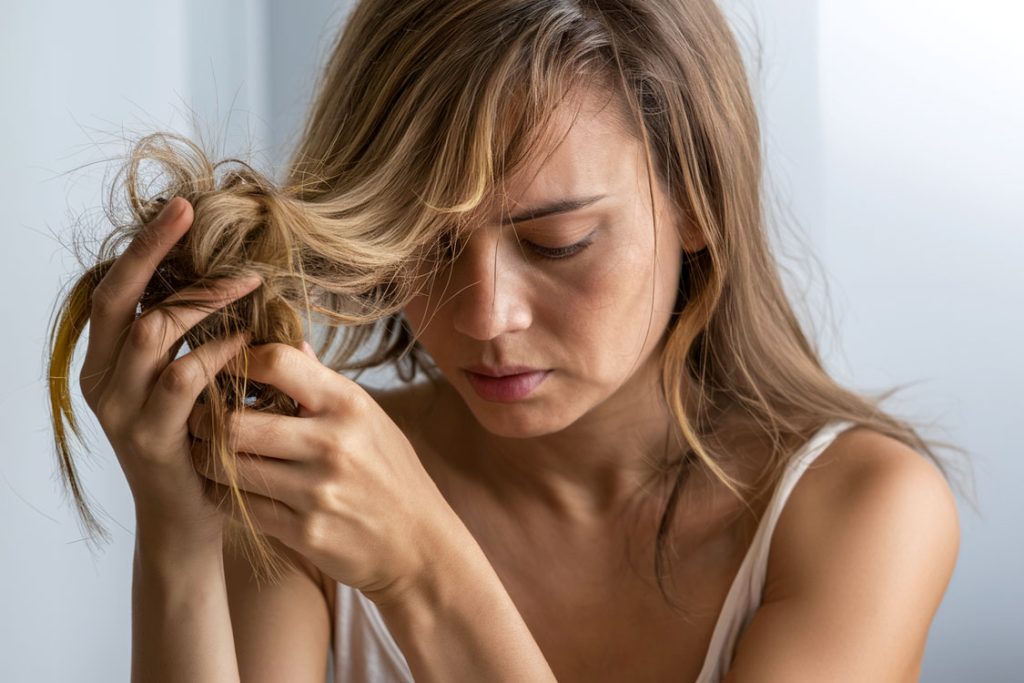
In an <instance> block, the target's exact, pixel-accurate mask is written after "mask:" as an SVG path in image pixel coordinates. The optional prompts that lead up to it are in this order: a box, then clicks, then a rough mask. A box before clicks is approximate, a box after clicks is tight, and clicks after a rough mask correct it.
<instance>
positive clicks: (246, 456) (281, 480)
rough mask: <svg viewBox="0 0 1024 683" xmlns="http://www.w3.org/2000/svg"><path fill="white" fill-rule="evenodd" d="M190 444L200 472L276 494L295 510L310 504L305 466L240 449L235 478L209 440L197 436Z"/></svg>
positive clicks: (235, 459) (270, 495) (219, 480)
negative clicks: (302, 479) (304, 479)
mask: <svg viewBox="0 0 1024 683" xmlns="http://www.w3.org/2000/svg"><path fill="white" fill-rule="evenodd" d="M190 448H191V454H192V467H193V469H195V471H196V473H197V474H199V475H200V476H202V477H205V478H206V479H209V480H210V481H215V482H217V483H220V484H224V485H225V486H226V485H228V484H230V483H231V482H232V481H235V483H236V484H237V486H238V488H240V489H241V490H243V491H248V492H250V493H257V494H259V495H261V496H266V497H268V498H274V499H276V500H279V501H281V502H282V503H285V504H286V505H288V506H289V507H291V508H293V509H295V510H300V509H303V508H304V507H306V498H307V496H306V495H305V492H306V491H307V490H308V489H307V486H305V485H304V484H303V482H302V481H301V472H302V470H301V468H299V467H297V466H296V465H295V464H294V463H289V462H286V461H284V460H275V459H274V458H264V457H262V456H259V455H253V454H251V453H243V452H237V453H235V454H234V456H233V460H232V462H231V463H230V466H231V467H233V468H234V469H233V475H234V479H232V474H231V473H229V472H228V471H227V470H225V468H224V466H223V464H222V463H221V461H220V458H218V457H216V456H214V455H212V454H211V453H210V450H209V442H204V441H200V440H197V441H195V442H193V443H192V444H191V446H190Z"/></svg>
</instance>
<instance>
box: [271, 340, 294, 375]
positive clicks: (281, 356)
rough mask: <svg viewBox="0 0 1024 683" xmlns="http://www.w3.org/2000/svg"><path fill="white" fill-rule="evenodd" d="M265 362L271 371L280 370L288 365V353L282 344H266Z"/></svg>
mask: <svg viewBox="0 0 1024 683" xmlns="http://www.w3.org/2000/svg"><path fill="white" fill-rule="evenodd" d="M265 353H266V354H267V358H266V362H267V365H268V366H269V368H270V369H271V371H275V370H281V369H283V368H285V367H287V365H288V357H289V355H290V354H289V353H288V351H287V349H286V347H285V345H284V344H273V345H268V348H267V350H266V351H265Z"/></svg>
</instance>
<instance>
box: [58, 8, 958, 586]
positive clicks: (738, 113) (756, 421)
mask: <svg viewBox="0 0 1024 683" xmlns="http://www.w3.org/2000/svg"><path fill="white" fill-rule="evenodd" d="M593 83H603V84H606V85H607V87H610V88H612V90H613V92H614V93H616V94H618V95H621V96H622V99H621V101H622V102H623V103H624V104H625V105H626V106H625V108H624V111H623V120H624V123H625V124H626V125H628V126H630V131H631V132H632V133H634V134H635V135H636V136H637V137H638V138H640V139H641V140H642V141H643V143H644V149H645V151H646V152H647V162H648V168H647V170H648V174H649V177H651V178H654V179H656V180H657V182H660V183H661V184H662V186H663V187H664V188H665V190H666V192H667V193H668V196H669V197H670V198H671V199H672V201H673V202H674V203H675V204H676V206H677V207H678V209H679V211H680V215H681V216H684V217H685V220H687V221H688V222H689V223H690V224H692V225H693V226H695V228H696V229H697V230H698V231H699V232H700V234H701V235H702V237H703V238H704V241H705V243H706V248H704V249H702V250H700V251H699V252H696V253H692V254H691V253H687V254H685V257H686V258H685V259H684V264H683V268H682V272H681V275H680V299H681V301H682V302H683V303H684V304H685V305H683V306H682V307H681V310H680V311H678V314H677V315H675V316H674V317H673V320H672V322H671V323H670V329H669V331H668V336H667V340H666V343H665V346H664V351H663V354H662V356H661V358H660V363H661V387H660V389H661V391H662V392H663V393H664V396H665V399H666V401H667V403H668V405H669V407H670V409H671V412H672V415H673V416H674V422H675V426H676V427H677V428H678V430H677V433H676V434H675V436H676V438H677V441H678V444H679V446H680V448H681V449H682V450H684V451H686V452H687V457H683V458H679V459H675V460H672V461H666V462H665V463H664V468H663V469H662V471H660V473H659V474H660V475H662V476H664V477H666V481H668V483H669V484H670V492H669V494H668V497H667V501H666V504H665V509H664V514H663V515H662V518H661V521H660V523H659V528H658V531H657V543H656V549H655V557H654V565H655V571H656V576H657V578H658V585H659V588H660V589H661V590H662V593H663V595H664V597H665V598H666V600H668V601H669V602H670V603H671V602H672V600H671V598H670V597H669V595H668V594H667V592H666V591H665V587H664V584H663V579H664V578H665V577H666V576H667V575H668V568H667V563H668V559H667V557H666V554H665V549H664V545H665V543H666V541H667V540H668V539H669V533H670V531H671V522H672V519H673V517H674V512H675V509H676V507H677V504H678V500H679V494H680V492H681V490H682V488H683V486H684V484H685V482H686V481H687V479H688V477H689V476H690V475H691V474H692V471H693V468H694V467H700V468H703V470H704V471H705V473H709V474H710V475H712V476H714V477H715V478H717V479H718V480H719V481H721V482H722V483H723V484H724V485H725V486H727V487H728V488H729V490H731V491H732V492H733V493H734V494H735V495H736V496H737V497H738V498H739V499H740V500H741V501H743V502H744V503H747V504H748V507H749V503H750V502H751V501H753V500H754V499H755V498H759V497H761V496H763V495H764V494H765V493H766V492H768V491H771V490H772V489H773V488H774V486H775V484H776V482H777V481H778V477H779V475H780V474H781V471H782V468H783V467H784V466H785V464H786V462H787V460H788V457H789V456H790V455H791V453H792V446H793V444H795V443H799V442H800V441H801V440H803V439H806V438H808V437H809V436H810V435H811V434H813V433H814V432H815V431H816V430H817V429H819V428H820V427H821V426H822V425H824V424H825V423H827V422H829V421H832V420H849V421H852V422H853V423H855V424H857V425H859V426H863V427H867V428H869V429H872V430H874V431H877V432H879V433H882V434H885V435H887V436H890V437H892V438H894V439H897V440H899V441H901V442H903V443H905V444H907V445H909V446H910V447H912V448H914V449H915V450H917V451H918V452H920V453H922V454H925V455H927V456H928V457H930V458H931V459H932V460H933V461H934V462H935V463H936V465H938V466H939V468H940V470H942V472H943V473H944V474H945V475H946V477H947V479H950V478H951V477H950V472H949V469H948V467H947V466H946V465H945V463H944V462H943V459H941V458H939V456H938V455H937V454H936V453H935V451H934V448H935V447H936V446H942V447H946V448H951V449H953V450H957V451H959V450H960V449H957V448H956V447H955V446H952V445H951V444H947V443H944V442H936V441H930V440H926V439H924V438H922V437H921V436H919V434H918V432H917V431H916V430H915V428H914V427H913V426H912V425H911V424H910V423H909V422H908V421H905V420H901V419H897V418H896V417H894V416H892V415H890V414H887V413H886V412H885V411H883V410H882V409H881V407H880V403H881V401H882V400H884V399H885V398H887V397H888V396H890V395H891V394H892V393H894V392H895V391H896V390H897V389H893V390H891V391H888V392H884V393H882V394H879V395H876V396H873V397H865V396H862V395H860V394H858V393H856V392H854V391H851V390H849V389H847V388H844V387H843V386H841V385H840V384H839V383H837V382H836V381H835V380H834V379H833V378H832V377H830V376H829V374H828V372H827V371H826V370H825V369H824V367H823V366H822V363H821V361H820V358H819V355H818V352H817V351H816V349H815V348H814V346H813V345H812V343H811V342H810V340H809V339H808V338H807V337H806V336H805V334H804V332H803V330H802V329H801V325H800V323H799V321H798V319H797V317H796V315H795V314H794V312H793V309H792V307H791V305H790V303H789V301H788V299H787V297H786V294H785V292H784V288H783V285H782V281H781V278H780V275H779V266H778V264H777V262H776V260H775V258H774V256H773V254H772V252H771V249H770V248H769V242H768V239H767V234H766V211H765V203H764V201H763V197H762V184H761V183H762V159H761V137H760V131H759V126H758V121H757V115H756V110H755V107H754V104H753V101H752V97H751V92H750V88H749V84H748V81H747V75H746V72H745V69H744V65H743V61H742V57H741V54H740V51H739V49H738V47H737V44H736V41H735V38H734V36H733V34H732V33H731V31H730V29H729V26H728V23H727V21H726V20H725V18H724V16H723V15H722V13H721V11H720V10H719V8H718V7H717V6H716V5H715V3H714V2H713V1H712V0H692V1H688V2H678V1H677V0H363V1H362V2H360V3H359V4H358V5H357V6H356V7H355V8H354V10H353V11H352V13H351V14H350V16H349V18H348V21H347V23H346V25H345V27H344V30H343V31H342V32H341V34H340V36H339V38H338V40H337V43H336V44H335V45H334V47H333V51H332V53H331V56H330V58H329V61H328V62H327V64H326V68H325V69H324V70H323V72H322V74H321V76H320V79H319V81H318V83H317V94H316V97H315V101H314V103H313V105H312V108H311V111H310V113H309V116H308V119H307V121H306V123H305V126H304V129H303V132H302V135H301V138H300V140H299V142H298V145H297V148H296V150H295V153H294V155H293V157H292V159H291V160H290V162H289V165H288V171H287V174H286V177H285V178H284V180H283V181H282V182H281V183H280V186H279V187H278V186H277V185H275V184H274V183H271V182H268V181H267V180H266V179H265V178H264V177H262V176H261V175H260V174H258V173H256V172H255V171H253V170H252V169H249V168H248V167H246V166H245V165H244V164H241V163H240V162H235V168H234V170H232V171H231V172H230V173H224V174H222V175H221V176H220V177H217V174H216V171H217V169H218V168H219V165H217V166H215V165H213V164H211V163H210V162H209V161H208V160H207V158H206V156H205V155H204V154H203V152H202V151H201V150H200V149H199V148H198V147H196V146H195V145H191V144H190V143H188V141H186V140H184V139H181V138H175V137H173V136H167V135H156V136H151V137H149V138H146V139H144V140H143V141H142V142H141V144H140V145H139V146H138V147H136V148H135V149H134V150H133V151H132V153H131V156H130V160H129V164H128V166H127V167H128V169H129V173H128V174H127V178H126V182H125V183H124V185H125V187H126V189H127V197H128V200H129V201H128V203H127V205H128V207H129V209H130V211H129V215H128V216H127V219H126V220H124V221H123V223H121V224H118V223H115V225H118V232H117V233H116V237H115V238H113V239H112V241H110V242H109V244H108V245H105V246H106V248H105V250H104V251H103V253H102V256H101V259H100V263H99V264H97V265H96V266H94V267H93V268H91V269H90V270H89V271H88V272H87V273H86V274H85V275H83V276H82V278H81V279H79V280H78V282H77V283H75V285H74V286H73V288H72V290H71V293H70V294H69V295H68V296H67V298H66V299H65V300H64V301H63V302H62V303H61V305H60V307H59V315H58V316H57V317H56V319H55V322H54V324H53V328H52V330H53V331H52V336H51V348H52V352H51V373H50V377H51V405H52V410H53V422H54V427H55V435H56V441H57V448H58V453H59V455H60V460H61V465H62V472H63V474H64V476H65V479H66V480H67V481H68V482H69V485H70V487H71V490H72V492H73V493H74V495H75V499H76V502H77V503H78V504H79V509H80V511H81V513H82V515H83V517H84V518H85V519H86V520H87V522H88V523H89V524H90V526H91V527H93V528H98V525H96V523H95V520H94V519H93V518H92V517H91V515H90V513H89V511H88V509H87V507H86V506H85V504H84V501H83V500H82V496H81V492H80V490H79V488H78V486H77V478H76V475H75V470H74V466H73V464H72V461H71V459H70V456H69V451H68V447H67V440H66V435H65V432H64V430H63V425H62V419H67V420H68V422H69V423H70V424H71V426H72V428H74V427H75V423H74V419H73V416H72V413H71V410H70V400H69V397H68V393H67V380H66V378H67V375H68V370H69V365H70V358H71V352H72V349H73V347H74V345H75V343H76V341H77V339H78V337H79V335H80V333H81V331H82V328H83V327H84V324H85V322H86V321H87V319H88V311H89V307H90V302H91V295H92V290H93V288H94V287H95V284H96V283H97V282H98V280H99V278H100V277H102V275H103V273H104V272H105V269H106V268H108V267H109V264H110V262H111V260H112V258H114V256H115V253H116V249H115V247H120V246H121V245H122V244H123V243H124V242H125V241H126V240H127V239H128V238H130V237H131V236H132V235H134V233H135V232H136V231H137V230H138V229H139V228H140V226H141V225H142V224H143V223H145V222H146V221H148V220H149V219H151V218H152V217H153V215H154V214H155V212H156V210H157V208H158V204H159V202H158V201H156V200H155V199H154V198H147V197H143V196H142V195H143V193H142V191H141V190H142V188H141V187H140V186H139V184H138V178H137V174H136V169H137V167H138V164H139V163H140V161H142V160H144V159H151V160H155V161H158V162H159V163H161V164H162V165H163V166H164V167H165V168H166V170H167V171H168V174H169V175H168V178H169V180H168V181H167V182H166V183H165V185H164V186H163V188H162V190H161V192H160V193H159V196H160V197H167V196H170V195H183V196H185V197H186V198H188V199H189V200H190V201H192V202H193V203H194V204H195V206H196V211H195V216H196V218H195V223H194V226H193V227H192V229H191V230H190V231H189V233H188V236H187V237H186V243H185V244H183V245H182V248H181V251H180V252H178V253H175V254H172V255H171V256H169V259H168V260H169V261H170V262H173V267H172V263H168V264H166V266H165V268H164V270H163V271H161V272H158V277H156V278H154V283H153V287H154V289H153V290H152V296H150V297H149V298H148V300H146V301H144V302H143V308H146V307H147V306H148V307H154V306H158V305H159V304H158V303H157V302H158V301H159V300H160V299H161V298H162V297H163V296H165V295H166V294H168V293H170V292H171V291H175V290H177V289H180V288H181V287H183V286H186V285H188V284H192V283H193V282H195V281H201V282H202V281H212V280H217V279H220V278H223V277H230V276H232V275H236V274H239V273H242V272H252V271H256V272H259V273H260V275H261V276H262V278H263V281H264V284H263V286H262V287H261V288H260V289H258V290H257V291H256V292H255V293H253V294H251V295H249V297H246V299H243V301H242V304H241V305H240V306H238V307H228V308H227V309H225V311H224V312H223V314H214V315H213V316H211V322H210V324H209V325H206V326H204V327H203V328H202V329H199V330H197V331H196V333H195V334H194V335H193V334H192V333H191V332H190V333H189V334H188V335H186V338H187V340H188V343H189V345H190V346H192V342H193V341H195V342H196V343H202V341H204V340H206V339H209V338H213V337H216V336H224V335H225V334H227V333H229V332H231V331H234V330H238V329H252V330H253V331H254V332H255V336H254V339H253V342H252V343H254V344H256V343H264V342H268V341H282V342H285V343H289V344H293V345H298V344H299V343H301V338H302V334H301V330H302V322H301V321H302V320H303V316H304V315H308V314H309V313H310V312H313V313H316V314H318V315H319V316H320V319H321V320H322V322H324V323H326V326H327V333H326V335H325V338H324V339H323V340H322V342H321V344H320V348H319V349H318V353H319V354H320V355H321V357H322V358H324V360H325V362H326V363H327V364H328V365H330V366H331V367H334V368H335V369H338V370H356V371H361V370H362V369H365V368H368V367H375V366H378V365H381V364H392V365H393V366H394V367H395V368H396V371H397V373H398V375H399V377H400V378H401V379H402V380H403V381H405V382H411V381H413V380H414V379H415V377H416V375H417V371H418V370H423V371H424V372H426V374H427V375H428V376H429V377H434V378H436V375H435V374H433V373H434V372H435V371H436V368H434V367H432V364H431V362H430V359H429V357H428V356H427V354H426V353H425V352H424V351H423V349H422V348H421V347H420V345H419V344H418V343H417V341H416V339H415V338H414V335H413V334H412V332H411V330H410V328H409V326H408V325H407V324H406V322H405V320H404V318H403V316H402V308H403V306H404V303H405V302H406V301H407V300H408V299H409V297H410V295H411V294H412V293H413V292H415V291H416V288H417V287H419V286H420V284H421V283H420V282H419V281H418V280H417V276H416V274H417V273H418V272H421V270H420V269H421V268H422V266H423V265H424V264H426V265H427V266H428V270H431V271H432V272H437V270H438V269H439V268H443V267H444V266H445V264H446V259H448V258H451V255H450V254H447V253H446V252H444V250H443V249H441V248H440V246H439V245H441V244H443V243H444V241H445V239H444V238H445V237H446V236H450V235H458V234H459V232H460V231H462V230H466V229H468V228H469V227H470V225H471V223H472V222H473V219H474V217H475V216H476V212H477V211H478V209H479V208H480V207H481V206H482V205H483V204H484V203H485V201H486V200H487V199H488V198H489V197H492V196H494V195H495V193H496V192H497V191H498V190H499V188H500V185H501V183H502V181H503V179H504V178H507V177H509V176H510V175H511V174H513V173H515V172H516V171H517V170H518V169H520V168H522V167H523V165H524V164H526V163H527V162H529V161H531V160H532V159H534V158H535V156H536V154H537V153H538V150H543V149H545V146H544V144H543V143H544V140H545V138H544V136H545V135H546V134H547V132H548V124H549V123H550V121H551V114H552V112H553V111H554V110H555V108H556V107H557V106H558V105H559V104H560V103H562V102H564V101H565V99H566V96H567V93H570V92H572V91H574V90H575V89H576V88H578V87H581V86H585V85H587V84H593ZM150 197H152V194H151V195H150ZM364 350H369V351H370V353H369V355H368V357H365V358H357V354H358V352H360V351H364ZM243 380H244V378H243ZM688 387H690V389H689V390H691V391H692V390H695V391H696V392H697V395H698V398H699V401H698V402H697V406H698V407H697V410H696V413H695V414H692V415H691V414H687V413H686V410H685V409H684V405H685V404H684V401H683V396H684V392H686V391H688ZM245 393H246V390H245V389H244V388H243V387H228V386H227V385H222V384H220V383H217V384H214V385H211V388H210V397H209V400H210V402H211V404H212V405H214V406H216V405H219V404H220V403H224V404H225V405H226V406H227V407H229V408H230V407H237V406H238V405H239V398H240V397H244V395H245ZM284 398H286V397H283V398H282V397H280V396H277V397H273V396H271V397H270V398H269V400H268V401H266V402H265V404H266V405H265V407H266V408H267V409H273V410H280V411H286V410H287V409H288V407H289V406H288V405H287V402H286V401H285V400H284ZM726 411H733V412H737V413H738V414H740V415H742V416H743V417H744V419H745V420H746V421H747V422H748V423H749V424H750V425H751V429H753V430H754V432H755V433H757V434H758V435H759V436H760V438H762V439H763V440H764V442H765V443H766V444H769V446H770V447H769V448H768V450H769V455H768V459H767V460H766V461H765V462H766V466H765V469H764V470H763V471H762V472H761V473H760V476H759V477H758V478H757V479H756V480H755V481H753V482H744V481H741V480H739V479H736V478H734V477H733V476H731V475H730V474H729V473H728V472H727V471H726V469H725V468H724V467H723V466H722V464H721V463H722V461H723V458H724V457H725V455H727V454H726V453H725V452H724V450H723V449H722V448H721V444H723V443H725V441H724V439H723V436H724V435H723V434H721V433H719V432H718V431H716V425H718V424H719V422H718V419H719V418H720V417H721V416H723V415H724V414H725V413H726ZM214 417H215V418H218V419H221V420H222V418H223V413H220V414H219V416H218V414H217V413H215V415H214ZM215 422H216V420H215ZM76 433H77V432H76ZM214 443H215V445H216V447H217V453H218V457H220V458H221V459H223V461H224V462H225V468H226V469H227V470H228V471H229V472H230V471H233V470H232V468H231V467H230V462H231V454H230V452H229V451H228V450H227V449H226V448H224V447H223V444H221V443H219V442H217V441H216V439H215V441H214ZM233 488H234V487H233ZM234 493H235V497H236V498H237V490H235V491H234ZM239 502H240V501H239ZM249 532H250V536H251V540H252V542H253V543H254V545H255V547H256V548H257V549H258V550H259V557H260V558H265V557H266V555H265V552H264V546H263V545H262V544H261V543H258V542H257V541H258V540H259V539H258V538H257V534H256V532H255V531H254V530H253V529H252V528H251V525H250V526H249Z"/></svg>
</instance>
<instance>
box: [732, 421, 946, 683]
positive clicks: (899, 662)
mask: <svg viewBox="0 0 1024 683" xmlns="http://www.w3.org/2000/svg"><path fill="white" fill-rule="evenodd" d="M959 544H960V525H959V519H958V514H957V508H956V501H955V498H954V496H953V493H952V490H951V489H950V487H949V485H948V484H947V482H946V480H945V478H944V477H943V475H942V473H941V471H940V470H939V469H938V467H937V466H936V465H935V464H934V463H932V462H931V460H929V459H927V458H926V457H925V456H924V455H922V454H920V453H918V452H917V451H915V450H913V449H912V448H910V447H909V446H906V445H905V444H903V443H901V442H899V441H897V440H895V439H892V438H890V437H888V436H885V435H883V434H880V433H878V432H875V431H872V430H869V429H863V428H854V429H850V430H848V431H846V432H844V433H842V434H841V435H839V436H838V437H837V438H836V439H835V441H833V442H832V443H831V444H830V445H829V446H828V447H827V448H826V449H825V451H824V452H822V453H821V455H819V456H818V458H817V459H816V460H815V461H814V462H813V463H812V465H811V466H810V467H809V468H808V469H807V471H806V472H805V473H804V474H803V476H802V477H801V478H800V480H799V481H798V482H797V484H796V486H795V487H794V488H793V491H792V493H791V494H790V497H789V499H788V501H787V502H786V505H785V506H784V508H783V510H782V513H781V515H780V517H779V519H778V523H777V526H776V527H775V530H774V532H773V536H772V542H771V548H770V552H769V561H768V568H767V574H766V577H765V587H764V593H763V597H762V604H761V607H760V608H759V609H758V611H757V612H756V613H755V615H754V618H753V620H752V621H751V623H750V625H749V627H748V628H747V629H746V631H745V632H744V634H743V638H742V639H741V640H740V643H739V644H738V645H737V649H736V653H735V660H734V669H735V671H736V672H737V676H739V677H741V678H744V680H747V678H745V677H744V676H740V673H739V672H743V673H744V674H751V675H750V676H749V680H755V681H756V680H794V681H800V680H822V679H823V678H828V679H829V680H843V681H845V680H851V681H854V680H894V681H902V680H917V676H919V670H920V665H921V658H922V656H923V652H924V647H925V643H926V639H927V635H928V630H929V627H930V625H931V621H932V618H933V617H934V615H935V612H936V610H937V609H938V607H939V604H940V603H941V601H942V598H943V595H944V594H945V591H946V588H947V586H948V584H949V581H950V578H951V576H952V574H953V570H954V567H955V564H956V558H957V554H958V552H959ZM866 652H868V653H871V656H868V657H865V656H864V653H866ZM755 672H756V673H755Z"/></svg>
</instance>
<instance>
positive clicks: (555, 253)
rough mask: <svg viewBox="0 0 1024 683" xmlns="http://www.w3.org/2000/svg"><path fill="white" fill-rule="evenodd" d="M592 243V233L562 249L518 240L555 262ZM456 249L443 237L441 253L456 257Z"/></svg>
mask: <svg viewBox="0 0 1024 683" xmlns="http://www.w3.org/2000/svg"><path fill="white" fill-rule="evenodd" d="M593 241H594V233H591V234H589V235H587V236H586V237H585V238H583V239H582V240H580V241H579V242H576V243H575V244H569V245H566V246H564V247H544V246H541V245H539V244H535V243H533V242H530V241H528V240H520V243H521V244H524V245H526V247H527V248H528V249H529V250H530V251H532V252H533V253H535V254H537V255H538V256H540V257H541V258H545V259H551V260H553V261H557V260H560V259H566V258H569V257H571V256H575V255H576V254H578V253H580V252H581V251H583V250H584V249H586V248H587V247H589V246H590V244H591V243H592V242H593ZM458 247H459V244H458V242H457V240H455V239H453V238H452V237H451V236H445V237H443V238H442V240H441V248H442V251H443V253H444V254H445V255H446V256H448V257H449V258H450V257H452V256H455V255H456V253H457V252H458V251H459V249H458Z"/></svg>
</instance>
